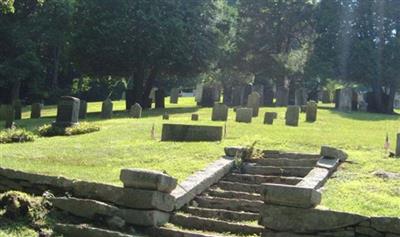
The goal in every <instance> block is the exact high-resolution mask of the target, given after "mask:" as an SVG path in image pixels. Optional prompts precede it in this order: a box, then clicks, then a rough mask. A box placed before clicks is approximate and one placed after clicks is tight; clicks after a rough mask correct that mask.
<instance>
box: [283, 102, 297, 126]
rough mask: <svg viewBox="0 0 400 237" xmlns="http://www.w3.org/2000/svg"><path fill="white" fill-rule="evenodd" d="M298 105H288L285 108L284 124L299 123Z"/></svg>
mask: <svg viewBox="0 0 400 237" xmlns="http://www.w3.org/2000/svg"><path fill="white" fill-rule="evenodd" d="M299 115H300V107H299V106H297V105H289V106H288V107H287V109H286V125H288V126H295V127H297V126H298V125H299Z"/></svg>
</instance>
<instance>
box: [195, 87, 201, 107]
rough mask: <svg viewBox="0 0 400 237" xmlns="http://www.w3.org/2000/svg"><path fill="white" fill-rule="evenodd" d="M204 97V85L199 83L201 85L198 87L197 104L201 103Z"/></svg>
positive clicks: (196, 92) (196, 91) (196, 93)
mask: <svg viewBox="0 0 400 237" xmlns="http://www.w3.org/2000/svg"><path fill="white" fill-rule="evenodd" d="M202 96H203V84H201V83H199V84H197V85H196V90H195V101H196V102H197V103H200V102H201V98H202Z"/></svg>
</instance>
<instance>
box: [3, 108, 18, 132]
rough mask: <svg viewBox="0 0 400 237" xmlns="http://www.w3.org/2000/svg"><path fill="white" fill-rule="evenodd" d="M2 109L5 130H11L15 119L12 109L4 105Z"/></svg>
mask: <svg viewBox="0 0 400 237" xmlns="http://www.w3.org/2000/svg"><path fill="white" fill-rule="evenodd" d="M3 109H4V111H3V112H4V120H5V121H6V123H5V128H12V127H13V124H14V117H15V112H14V107H13V106H12V105H4V107H3Z"/></svg>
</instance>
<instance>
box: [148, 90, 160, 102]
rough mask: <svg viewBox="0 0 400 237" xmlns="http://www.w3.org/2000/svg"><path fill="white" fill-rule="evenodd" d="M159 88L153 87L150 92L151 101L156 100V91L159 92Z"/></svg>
mask: <svg viewBox="0 0 400 237" xmlns="http://www.w3.org/2000/svg"><path fill="white" fill-rule="evenodd" d="M157 90H158V88H157V87H153V88H151V91H150V94H149V99H150V100H151V103H153V102H155V101H156V92H157Z"/></svg>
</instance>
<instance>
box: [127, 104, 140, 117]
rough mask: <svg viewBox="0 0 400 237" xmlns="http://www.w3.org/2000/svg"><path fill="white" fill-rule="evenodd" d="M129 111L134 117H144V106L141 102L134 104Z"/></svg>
mask: <svg viewBox="0 0 400 237" xmlns="http://www.w3.org/2000/svg"><path fill="white" fill-rule="evenodd" d="M129 113H130V115H131V117H132V118H141V117H142V106H140V104H138V103H135V104H134V105H132V107H131V110H130V112H129Z"/></svg>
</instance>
